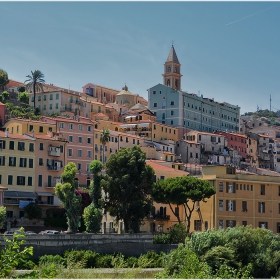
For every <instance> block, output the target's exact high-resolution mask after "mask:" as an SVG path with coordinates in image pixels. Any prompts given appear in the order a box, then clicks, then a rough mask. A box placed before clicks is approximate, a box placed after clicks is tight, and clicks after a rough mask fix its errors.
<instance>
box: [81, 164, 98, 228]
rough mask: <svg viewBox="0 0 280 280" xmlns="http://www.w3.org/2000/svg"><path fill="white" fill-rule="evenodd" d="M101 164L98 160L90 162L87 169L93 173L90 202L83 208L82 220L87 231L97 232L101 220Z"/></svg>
mask: <svg viewBox="0 0 280 280" xmlns="http://www.w3.org/2000/svg"><path fill="white" fill-rule="evenodd" d="M102 168H103V164H102V163H101V162H100V161H98V160H93V161H92V162H91V163H90V166H89V170H90V172H91V174H93V180H92V181H91V184H90V195H91V197H92V203H91V204H90V205H89V206H87V207H86V208H85V209H84V214H83V218H84V222H85V226H86V230H87V231H88V232H98V231H99V230H100V223H101V221H102V203H101V186H100V181H101V177H102V176H101V175H100V172H101V170H102Z"/></svg>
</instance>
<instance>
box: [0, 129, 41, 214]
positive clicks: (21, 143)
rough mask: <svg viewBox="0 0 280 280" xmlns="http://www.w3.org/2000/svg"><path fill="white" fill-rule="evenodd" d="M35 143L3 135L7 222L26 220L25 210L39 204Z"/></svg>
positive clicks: (1, 173) (1, 177)
mask: <svg viewBox="0 0 280 280" xmlns="http://www.w3.org/2000/svg"><path fill="white" fill-rule="evenodd" d="M34 149H35V139H34V138H30V137H28V136H25V135H17V134H9V133H8V131H6V132H3V131H0V185H1V186H3V187H4V188H7V189H8V190H4V199H3V201H2V202H3V205H4V206H5V207H6V209H7V218H8V219H13V218H20V217H23V216H24V212H23V206H26V203H27V204H28V203H29V201H35V199H36V193H35V189H34V184H35V164H36V163H35V153H34Z"/></svg>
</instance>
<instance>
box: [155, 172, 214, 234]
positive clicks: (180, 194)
mask: <svg viewBox="0 0 280 280" xmlns="http://www.w3.org/2000/svg"><path fill="white" fill-rule="evenodd" d="M215 193H216V191H215V188H214V187H213V186H211V185H210V183H209V182H208V181H205V180H201V179H198V178H195V177H191V176H185V177H175V178H168V179H166V180H159V181H157V183H156V184H155V185H154V187H153V194H152V197H153V199H154V201H156V202H158V203H164V204H168V205H169V207H170V209H171V211H172V213H173V214H174V215H175V216H176V217H177V219H178V222H179V223H180V222H181V218H180V216H179V212H176V211H175V208H174V206H172V205H176V206H179V205H182V206H183V207H184V210H185V217H186V219H187V232H189V231H190V224H191V216H192V213H193V211H194V209H195V203H196V202H200V201H202V202H206V200H205V199H206V198H210V197H211V196H212V195H214V194H215Z"/></svg>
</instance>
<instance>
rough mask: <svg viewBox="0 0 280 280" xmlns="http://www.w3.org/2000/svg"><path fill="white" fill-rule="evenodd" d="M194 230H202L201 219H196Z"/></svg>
mask: <svg viewBox="0 0 280 280" xmlns="http://www.w3.org/2000/svg"><path fill="white" fill-rule="evenodd" d="M194 230H195V231H201V220H194Z"/></svg>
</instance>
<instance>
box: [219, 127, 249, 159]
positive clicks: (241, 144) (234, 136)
mask: <svg viewBox="0 0 280 280" xmlns="http://www.w3.org/2000/svg"><path fill="white" fill-rule="evenodd" d="M215 134H219V135H223V136H224V137H225V138H226V139H227V141H228V148H232V149H234V150H236V151H237V153H238V154H239V155H240V156H242V157H243V158H244V159H246V158H247V138H248V137H247V136H246V135H245V134H239V133H233V132H225V131H220V130H217V131H216V132H215Z"/></svg>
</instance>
